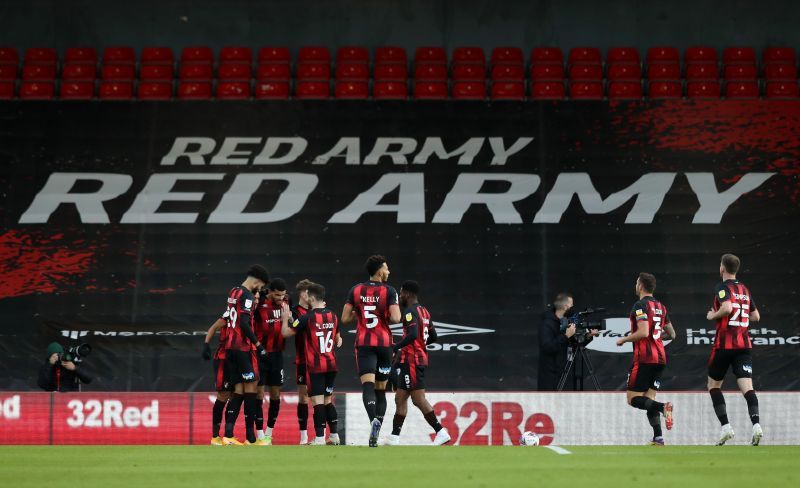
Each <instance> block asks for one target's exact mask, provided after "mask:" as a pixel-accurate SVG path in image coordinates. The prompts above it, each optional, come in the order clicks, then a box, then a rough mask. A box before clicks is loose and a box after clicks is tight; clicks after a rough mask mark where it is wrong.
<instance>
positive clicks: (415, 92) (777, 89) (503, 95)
mask: <svg viewBox="0 0 800 488" xmlns="http://www.w3.org/2000/svg"><path fill="white" fill-rule="evenodd" d="M647 88H648V91H647V96H648V97H649V98H650V99H673V98H681V97H683V96H684V95H685V96H686V97H688V98H720V96H721V94H722V91H723V90H722V85H721V84H720V83H719V82H718V81H694V82H688V83H686V86H685V90H684V86H683V83H681V82H677V81H655V82H650V83H649V84H647ZM290 91H291V90H290V84H289V83H287V82H257V83H255V86H253V85H251V83H250V82H219V83H216V85H213V84H212V83H208V82H181V83H179V84H178V86H177V98H178V99H181V100H207V99H210V98H212V97H216V98H217V99H220V100H247V99H250V98H255V99H288V98H289V97H290ZM55 93H56V89H55V84H54V83H50V82H23V83H22V84H21V85H20V88H19V91H18V96H19V98H21V99H23V100H50V99H53V98H54V96H55ZM58 93H59V96H60V98H61V99H64V100H90V99H93V98H95V97H98V98H100V99H101V100H130V99H133V98H134V93H135V96H136V98H138V99H141V100H169V99H172V98H174V97H175V96H176V93H175V89H174V86H173V84H172V83H161V82H140V83H138V85H137V87H136V90H135V91H134V84H133V83H130V82H102V83H100V84H99V88H98V87H96V86H95V83H94V82H62V83H61V84H60V89H59V90H58ZM14 95H15V85H14V84H13V83H0V100H1V99H6V100H7V99H12V98H13V97H14ZM411 95H412V97H413V98H414V99H417V100H444V99H447V98H450V97H452V98H453V99H456V100H485V99H486V98H487V96H488V98H490V99H492V100H524V99H526V98H527V97H530V98H531V99H534V100H561V99H565V98H566V97H569V98H570V99H573V100H602V99H603V98H604V97H605V96H607V97H608V98H609V99H612V100H614V99H617V100H622V99H627V100H639V99H642V98H643V97H644V96H645V91H644V87H643V84H642V83H641V82H638V81H636V82H627V81H621V82H620V81H614V82H610V83H608V84H607V86H606V85H605V84H604V83H601V82H571V83H568V84H566V85H565V84H564V83H563V82H558V81H551V82H534V83H531V84H530V92H528V91H527V90H526V84H525V83H524V82H495V83H491V84H490V85H488V87H487V84H486V83H483V82H456V83H453V84H452V87H450V86H449V85H448V83H445V82H417V83H414V84H413V89H412V93H411ZM724 95H725V97H726V98H729V99H755V98H758V97H759V96H760V95H761V91H760V87H759V84H758V83H755V82H729V83H726V84H725V85H724ZM764 95H765V96H766V98H781V99H797V98H798V85H797V82H770V83H766V85H765V88H764ZM294 96H295V97H296V98H298V99H327V98H330V97H331V96H334V97H335V98H337V99H351V100H356V99H361V100H364V99H368V98H369V96H370V84H369V83H366V82H350V81H347V82H337V83H335V85H334V90H333V93H331V87H330V83H328V82H317V81H309V82H298V83H296V86H295V92H294ZM372 97H373V98H374V99H376V100H406V99H407V98H408V97H409V89H408V84H407V83H405V82H375V83H374V84H373V86H372Z"/></svg>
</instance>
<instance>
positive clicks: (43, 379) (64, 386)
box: [38, 342, 92, 391]
mask: <svg viewBox="0 0 800 488" xmlns="http://www.w3.org/2000/svg"><path fill="white" fill-rule="evenodd" d="M63 357H64V348H63V347H62V346H61V344H59V343H57V342H52V343H50V345H49V346H47V359H45V361H44V364H43V365H42V367H41V368H39V382H38V385H39V388H41V389H42V390H45V391H77V390H79V386H80V383H85V384H89V383H91V382H92V378H91V376H89V375H88V374H86V372H85V371H84V370H83V368H80V367H79V366H78V365H76V364H75V363H74V362H72V361H64V360H63Z"/></svg>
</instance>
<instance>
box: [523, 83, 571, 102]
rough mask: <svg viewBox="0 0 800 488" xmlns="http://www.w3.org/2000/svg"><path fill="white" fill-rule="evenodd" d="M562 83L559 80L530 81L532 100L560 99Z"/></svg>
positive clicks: (562, 90)
mask: <svg viewBox="0 0 800 488" xmlns="http://www.w3.org/2000/svg"><path fill="white" fill-rule="evenodd" d="M564 95H565V90H564V83H562V82H560V81H536V82H533V83H531V98H533V99H534V100H562V99H563V98H564Z"/></svg>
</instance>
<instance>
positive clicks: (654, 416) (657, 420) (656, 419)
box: [647, 411, 662, 439]
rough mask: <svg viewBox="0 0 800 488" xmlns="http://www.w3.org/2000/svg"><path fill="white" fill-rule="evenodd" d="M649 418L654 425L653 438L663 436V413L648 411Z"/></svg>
mask: <svg viewBox="0 0 800 488" xmlns="http://www.w3.org/2000/svg"><path fill="white" fill-rule="evenodd" d="M647 420H649V421H650V425H652V426H653V438H654V439H655V438H656V437H661V436H662V434H661V414H660V413H658V412H654V411H648V412H647Z"/></svg>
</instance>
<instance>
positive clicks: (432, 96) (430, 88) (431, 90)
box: [414, 81, 447, 100]
mask: <svg viewBox="0 0 800 488" xmlns="http://www.w3.org/2000/svg"><path fill="white" fill-rule="evenodd" d="M414 98H415V99H416V100H444V99H445V98H447V83H445V82H441V81H434V82H416V83H414Z"/></svg>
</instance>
